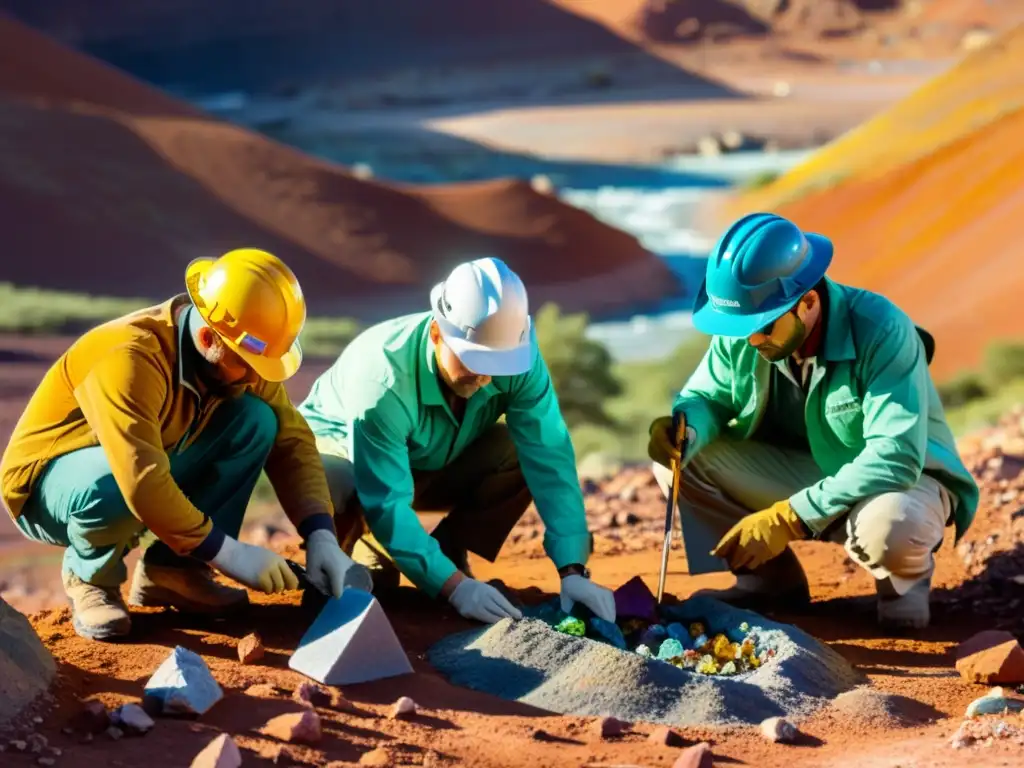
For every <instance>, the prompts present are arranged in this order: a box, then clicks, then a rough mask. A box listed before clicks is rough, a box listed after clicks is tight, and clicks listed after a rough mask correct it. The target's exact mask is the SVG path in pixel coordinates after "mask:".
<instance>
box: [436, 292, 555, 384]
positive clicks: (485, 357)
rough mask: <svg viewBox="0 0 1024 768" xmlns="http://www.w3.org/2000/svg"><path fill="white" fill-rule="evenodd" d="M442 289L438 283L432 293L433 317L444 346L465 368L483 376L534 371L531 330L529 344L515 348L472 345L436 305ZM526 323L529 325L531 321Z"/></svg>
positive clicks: (533, 344) (533, 345)
mask: <svg viewBox="0 0 1024 768" xmlns="http://www.w3.org/2000/svg"><path fill="white" fill-rule="evenodd" d="M442 287H443V285H442V284H440V283H439V284H438V285H435V286H434V288H433V290H432V291H431V292H430V304H431V307H432V310H431V314H432V315H433V318H434V320H435V322H437V327H438V328H439V329H440V330H441V337H442V338H443V339H444V342H445V344H447V345H448V348H449V349H451V351H452V352H454V353H455V356H456V357H457V358H459V360H460V361H461V362H462V364H463V365H465V366H466V367H467V368H469V370H471V371H472V372H473V373H476V374H479V375H480V376H518V375H519V374H522V373H526V372H527V371H528V370H530V368H532V367H533V362H534V356H535V354H536V351H537V349H536V344H535V343H534V336H533V329H532V328H531V329H530V332H529V333H527V334H526V342H525V343H523V344H520V345H519V346H516V347H508V348H506V349H493V348H491V347H485V346H483V345H482V344H476V343H474V342H472V341H469V340H468V339H466V338H464V337H463V335H462V333H461V331H460V329H459V328H458V327H456V326H455V325H453V324H452V323H451V322H449V321H448V319H447V318H446V317H445V316H444V315H442V314H440V313H439V312H438V311H437V301H438V299H439V298H440V295H441V289H442ZM527 322H530V320H529V318H527Z"/></svg>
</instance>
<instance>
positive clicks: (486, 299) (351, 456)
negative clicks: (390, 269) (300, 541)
mask: <svg viewBox="0 0 1024 768" xmlns="http://www.w3.org/2000/svg"><path fill="white" fill-rule="evenodd" d="M430 307H431V309H430V311H428V312H420V313H417V314H413V315H407V316H404V317H399V318H396V319H394V320H390V321H386V322H383V323H380V324H379V325H376V326H373V327H372V328H369V329H367V330H366V331H364V332H363V333H361V334H360V335H359V336H358V337H357V338H356V339H355V340H354V341H353V342H352V343H351V344H350V345H349V346H348V347H347V348H346V349H345V351H344V352H343V353H342V354H341V356H340V357H339V359H338V361H337V362H336V363H335V364H334V366H333V367H332V368H330V369H329V370H328V371H327V372H326V373H324V374H323V375H322V376H321V377H320V378H319V379H318V380H317V381H316V383H315V384H314V385H313V388H312V390H311V392H310V394H309V397H308V398H307V399H306V401H305V402H304V403H302V405H301V406H300V407H299V410H300V411H301V412H302V414H303V415H304V416H305V417H306V419H307V421H308V422H309V424H310V427H311V428H312V429H313V432H314V433H315V434H316V436H317V445H318V446H319V448H320V452H321V454H322V458H323V462H324V467H325V469H326V472H327V479H328V483H329V485H330V487H331V496H332V500H333V503H334V507H335V509H336V510H337V518H336V527H337V530H338V535H339V540H340V541H341V542H342V547H343V548H344V549H345V550H346V551H347V552H351V553H352V556H353V559H354V560H355V561H356V562H357V563H362V564H363V565H365V566H366V567H368V568H369V569H370V570H371V572H372V573H373V578H374V583H375V585H376V586H377V587H386V588H387V587H396V586H397V585H398V581H399V578H400V573H404V574H405V575H406V576H407V577H408V579H409V580H410V581H411V582H412V583H413V584H414V585H415V586H416V587H418V588H419V589H421V590H423V591H424V592H426V593H427V594H429V595H430V596H431V597H436V596H438V595H440V596H442V597H444V598H446V599H447V600H448V601H449V602H450V603H451V604H452V605H453V606H454V607H455V609H456V610H457V611H458V612H459V613H460V614H461V615H463V616H465V617H467V618H473V619H477V620H479V621H483V622H489V623H491V622H496V621H498V620H500V619H502V618H505V617H513V618H520V612H519V611H518V610H517V609H516V608H515V607H514V606H513V605H511V604H510V603H509V602H508V600H506V599H505V597H504V596H503V595H502V594H501V592H500V591H498V590H497V589H495V588H494V587H492V586H490V585H488V584H486V583H483V582H481V581H478V580H476V579H474V578H473V576H472V573H471V571H470V568H469V565H468V563H467V552H473V553H475V554H477V555H479V556H480V557H483V558H484V559H486V560H488V561H491V562H493V561H494V560H495V558H496V557H497V555H498V552H499V551H500V549H501V547H502V544H503V543H504V541H505V539H506V538H507V537H508V534H509V532H510V531H511V530H512V528H513V527H514V526H515V524H516V522H517V521H518V520H519V518H520V517H521V516H522V514H523V512H525V511H526V509H527V508H528V507H529V505H530V502H531V501H535V502H536V505H537V510H538V512H539V513H540V516H541V518H542V520H543V522H544V525H545V528H546V533H545V536H544V548H545V551H546V552H547V554H548V556H549V557H550V558H551V559H552V560H553V561H554V564H555V566H556V568H557V569H558V573H559V575H560V576H561V597H562V606H563V608H565V609H566V610H568V609H571V606H572V604H573V603H574V601H579V602H581V603H583V604H584V605H586V606H587V607H588V608H590V609H591V610H592V611H593V612H594V613H595V614H596V615H598V616H600V617H602V618H605V619H607V620H609V621H613V620H614V618H615V602H614V599H613V596H612V593H611V592H610V591H609V590H607V589H605V588H603V587H600V586H598V585H596V584H594V583H592V582H591V581H590V578H589V573H588V571H587V568H586V564H587V560H588V558H589V556H590V552H591V547H592V538H591V534H590V532H589V531H588V529H587V521H586V516H585V514H584V508H583V496H582V493H581V491H580V486H579V480H578V478H577V475H576V461H575V453H574V451H573V447H572V443H571V442H570V440H569V432H568V429H567V428H566V425H565V421H564V420H563V418H562V414H561V411H560V409H559V406H558V400H557V398H556V397H555V391H554V388H553V387H552V383H551V378H550V376H549V374H548V369H547V366H546V364H545V363H544V360H543V358H542V357H541V355H540V354H539V353H538V350H537V345H536V338H535V335H534V332H533V329H532V326H531V320H530V315H529V312H528V306H527V296H526V289H525V288H524V286H523V284H522V281H521V280H520V279H519V277H518V276H517V275H516V274H515V273H514V272H512V271H511V270H510V269H509V268H508V266H507V265H506V264H505V263H504V262H502V261H500V260H499V259H494V258H484V259H479V260H476V261H472V262H468V263H464V264H461V265H459V266H458V267H456V268H455V269H454V270H453V271H452V273H451V274H450V275H449V277H448V278H447V279H446V280H445V281H444V282H443V283H440V284H439V285H437V286H435V288H434V289H433V291H432V293H431V296H430ZM502 416H504V417H505V421H504V422H503V423H502V422H500V421H499V419H500V418H501V417H502ZM415 510H419V511H427V510H436V511H444V512H447V515H446V516H445V517H444V519H443V520H442V521H441V522H440V523H439V524H438V525H437V527H436V528H435V529H434V530H433V532H432V533H431V534H429V535H428V534H427V532H426V530H425V529H424V528H423V526H422V525H421V524H420V522H419V520H418V518H417V514H416V511H415Z"/></svg>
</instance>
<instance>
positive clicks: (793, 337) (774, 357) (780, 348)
mask: <svg viewBox="0 0 1024 768" xmlns="http://www.w3.org/2000/svg"><path fill="white" fill-rule="evenodd" d="M790 315H791V316H792V318H793V320H792V324H793V328H792V330H791V331H790V332H789V336H787V337H786V338H785V339H782V340H778V341H777V340H776V339H775V338H774V336H769V337H768V341H766V342H765V343H764V344H760V345H759V346H757V347H755V349H756V350H757V352H758V354H759V355H761V357H763V358H764V359H765V360H768V361H769V362H773V363H775V362H778V361H779V360H785V359H786V358H787V357H789V356H790V355H792V354H793V353H794V352H796V351H797V350H798V349H800V345H801V344H803V343H804V340H805V339H806V338H807V326H805V325H804V321H803V320H801V319H800V315H798V314H796V312H792V313H790ZM776 324H778V321H776ZM772 330H773V331H774V330H775V329H774V328H773V329H772Z"/></svg>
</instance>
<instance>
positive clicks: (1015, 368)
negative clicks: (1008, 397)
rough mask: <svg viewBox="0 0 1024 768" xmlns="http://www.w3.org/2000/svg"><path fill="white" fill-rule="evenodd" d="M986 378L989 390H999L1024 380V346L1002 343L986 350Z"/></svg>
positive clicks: (1016, 343) (1015, 343)
mask: <svg viewBox="0 0 1024 768" xmlns="http://www.w3.org/2000/svg"><path fill="white" fill-rule="evenodd" d="M984 378H985V384H986V386H987V388H988V389H998V388H999V387H1001V386H1004V385H1006V384H1009V383H1010V382H1012V381H1014V380H1015V379H1019V378H1024V344H1020V343H1018V342H1013V341H1002V342H996V343H994V344H991V345H990V346H989V347H988V349H986V350H985V362H984Z"/></svg>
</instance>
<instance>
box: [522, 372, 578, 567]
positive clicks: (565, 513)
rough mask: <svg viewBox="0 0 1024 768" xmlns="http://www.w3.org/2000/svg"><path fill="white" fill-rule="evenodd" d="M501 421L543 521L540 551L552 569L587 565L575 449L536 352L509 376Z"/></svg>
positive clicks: (548, 378)
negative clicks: (520, 372)
mask: <svg viewBox="0 0 1024 768" xmlns="http://www.w3.org/2000/svg"><path fill="white" fill-rule="evenodd" d="M505 421H506V422H507V424H508V428H509V432H510V434H511V435H512V441H513V442H514V443H515V446H516V453H517V454H518V455H519V464H520V466H521V467H522V470H523V476H524V478H525V479H526V484H527V486H528V487H529V489H530V493H531V494H532V495H533V500H534V504H535V505H536V507H537V512H538V513H539V514H540V517H541V520H542V521H543V522H544V551H545V552H546V553H547V555H548V557H550V558H551V560H552V561H553V562H554V564H555V567H556V568H562V567H563V566H566V565H570V564H572V563H580V564H584V565H585V564H586V562H587V560H588V559H589V557H590V552H591V548H592V539H591V534H590V531H589V530H588V529H587V516H586V511H585V510H584V506H583V492H582V491H581V490H580V483H579V477H578V475H577V474H576V452H575V450H574V449H573V445H572V440H571V439H570V437H569V429H568V427H567V426H566V424H565V419H564V418H563V417H562V411H561V408H560V407H559V404H558V398H557V397H556V396H555V389H554V386H553V385H552V383H551V375H550V373H549V371H548V367H547V364H546V363H545V362H544V359H543V358H542V357H541V356H540V355H537V357H536V360H535V362H534V365H533V367H532V368H531V369H530V371H528V372H527V373H525V374H523V375H522V376H518V377H516V378H515V379H514V380H513V382H512V385H511V386H510V388H509V404H508V408H507V411H506V414H505Z"/></svg>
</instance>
